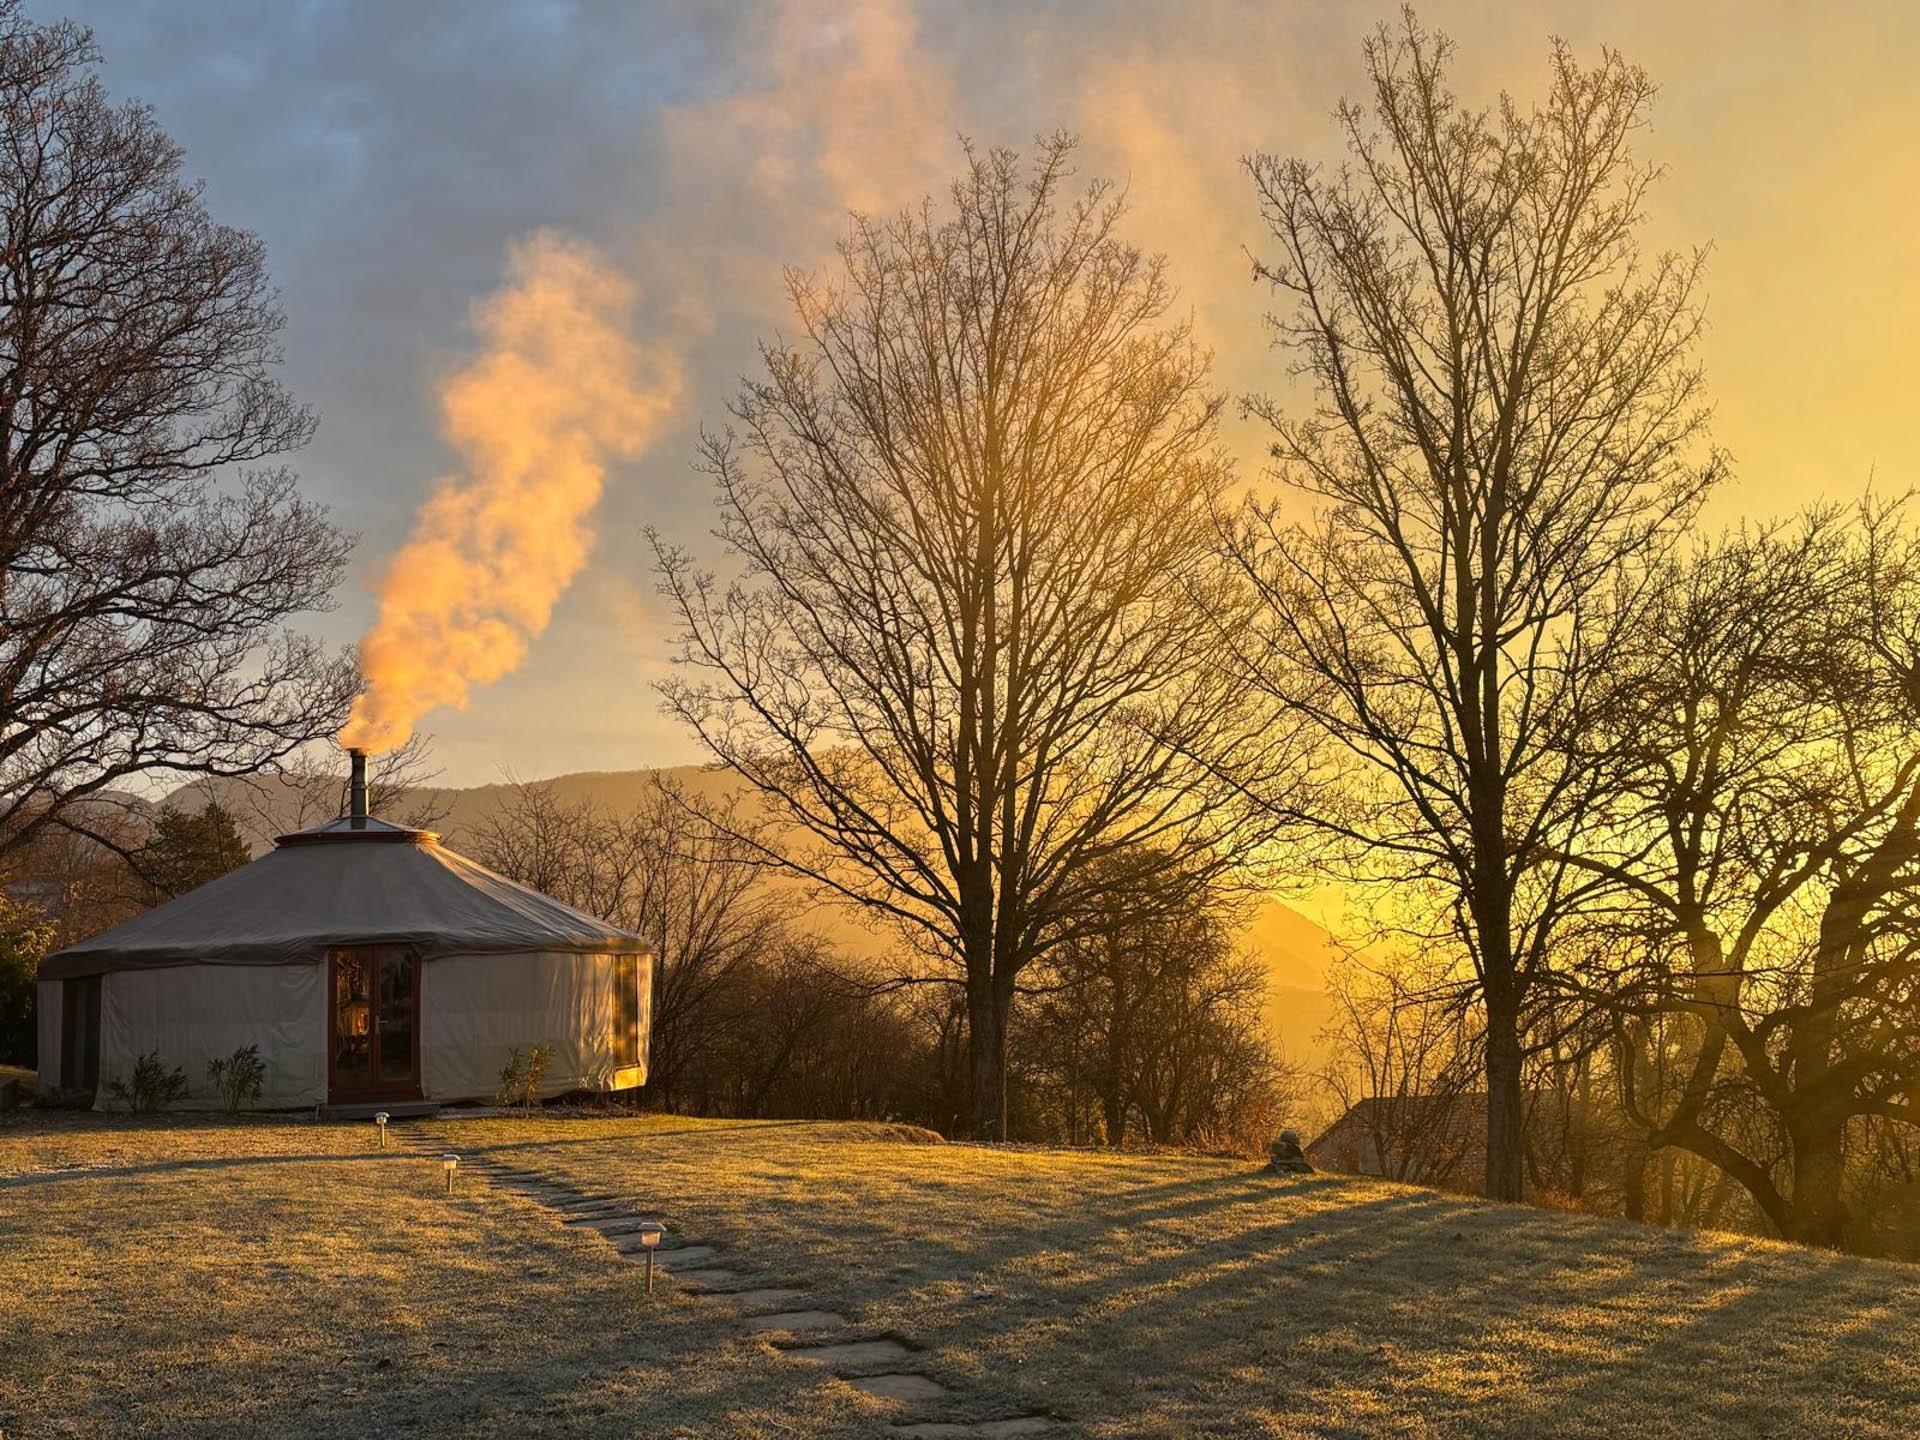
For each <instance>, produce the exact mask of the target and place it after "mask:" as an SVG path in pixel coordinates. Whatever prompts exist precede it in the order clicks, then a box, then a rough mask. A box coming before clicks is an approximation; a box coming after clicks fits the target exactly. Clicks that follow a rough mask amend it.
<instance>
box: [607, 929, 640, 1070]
mask: <svg viewBox="0 0 1920 1440" xmlns="http://www.w3.org/2000/svg"><path fill="white" fill-rule="evenodd" d="M613 1036H614V1049H615V1055H616V1057H617V1058H618V1060H619V1063H620V1064H622V1065H638V1064H639V1063H640V957H639V956H638V955H616V956H614V957H613Z"/></svg>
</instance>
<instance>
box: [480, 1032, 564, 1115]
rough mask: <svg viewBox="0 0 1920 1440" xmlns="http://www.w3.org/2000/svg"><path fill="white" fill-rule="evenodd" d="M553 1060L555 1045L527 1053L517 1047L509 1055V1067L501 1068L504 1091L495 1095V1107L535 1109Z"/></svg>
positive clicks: (528, 1049) (530, 1048)
mask: <svg viewBox="0 0 1920 1440" xmlns="http://www.w3.org/2000/svg"><path fill="white" fill-rule="evenodd" d="M552 1058H553V1047H552V1046H551V1045H533V1046H529V1047H528V1048H526V1049H525V1050H522V1049H521V1047H520V1046H518V1045H516V1046H514V1047H513V1049H511V1050H509V1051H508V1052H507V1063H506V1064H505V1065H502V1066H501V1067H500V1088H499V1089H498V1090H496V1091H495V1092H494V1095H493V1103H494V1104H496V1105H521V1106H525V1107H526V1108H527V1109H532V1108H533V1102H534V1101H535V1099H537V1098H538V1096H539V1094H540V1082H541V1081H542V1080H544V1079H545V1078H546V1074H547V1062H548V1061H549V1060H551V1059H552Z"/></svg>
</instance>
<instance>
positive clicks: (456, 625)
mask: <svg viewBox="0 0 1920 1440" xmlns="http://www.w3.org/2000/svg"><path fill="white" fill-rule="evenodd" d="M507 270H508V273H507V280H506V283H505V285H503V286H502V288H501V289H499V290H498V291H496V292H495V293H494V294H492V295H491V296H489V297H488V298H487V299H485V300H483V301H481V302H480V303H479V304H477V305H476V306H475V307H474V315H473V324H474V329H475V331H476V332H477V333H478V336H479V338H480V341H481V348H480V352H479V353H478V354H477V355H476V356H475V357H474V358H473V359H472V360H471V361H470V362H469V363H468V364H466V365H464V366H463V367H461V368H460V369H459V370H458V371H456V372H455V373H454V374H453V375H451V376H450V377H449V378H448V379H447V380H446V381H445V382H444V383H443V384H442V385H441V386H440V391H439V403H440V424H441V430H442V433H443V434H444V435H445V436H446V438H447V440H448V442H449V443H450V444H451V445H452V446H453V447H454V448H455V449H456V450H457V451H459V453H460V455H461V456H462V458H463V460H464V465H463V468H462V469H461V471H460V472H459V473H458V474H455V475H452V476H448V477H446V478H444V479H442V480H441V481H440V482H439V485H438V486H437V488H436V489H435V492H434V494H433V495H432V497H431V498H430V499H428V501H427V502H426V504H425V505H424V506H422V508H421V510H420V513H419V516H418V518H417V519H416V521H415V523H414V529H413V534H412V536H411V538H409V540H408V541H407V543H406V545H405V546H404V547H403V548H402V549H401V550H400V552H399V553H398V554H396V555H395V556H394V557H393V560H392V562H391V563H390V564H389V566H388V567H387V571H386V575H385V578H384V579H383V581H382V582H381V586H380V611H379V616H378V618H377V619H376V620H375V622H374V625H373V628H372V630H371V631H369V632H368V634H367V636H366V638H365V639H364V640H363V641H362V643H361V649H360V663H361V668H362V670H363V672H364V674H365V677H366V689H365V691H364V692H363V693H362V695H361V696H360V700H359V703H358V704H357V705H356V706H355V707H354V711H353V716H352V718H351V719H350V720H349V721H348V723H347V727H346V729H345V730H344V731H343V732H342V733H341V736H340V740H341V743H342V744H343V745H348V746H354V747H359V748H364V749H368V750H374V751H382V750H389V749H392V748H393V747H395V746H397V745H400V744H402V743H404V742H405V741H406V739H407V737H408V736H409V735H410V734H411V733H412V731H413V729H414V727H415V725H416V724H418V722H419V720H420V717H421V716H422V715H423V714H425V713H426V712H427V711H428V710H430V709H432V708H434V707H435V706H439V705H451V706H454V707H456V708H458V707H461V706H464V705H465V704H466V702H467V696H468V693H469V692H470V691H471V689H472V688H473V687H474V686H475V685H484V684H487V683H488V682H490V681H493V680H498V679H500V678H501V677H502V676H504V675H506V674H508V673H510V672H511V671H512V670H513V669H514V668H515V667H516V666H518V665H519V663H520V661H521V659H522V657H524V656H525V654H526V651H527V646H528V644H529V642H530V641H532V640H533V639H534V638H535V637H537V636H538V635H539V634H540V633H541V631H543V630H544V629H545V628H546V626H547V621H548V619H549V618H550V617H551V616H552V614H553V607H554V605H555V603H556V602H557V601H558V600H559V599H560V596H561V595H562V593H564V592H565V590H566V588H567V585H568V584H569V582H571V581H572V579H573V578H574V576H575V575H577V574H578V573H579V571H580V569H581V567H582V566H583V565H585V564H586V561H587V556H588V553H589V551H590V550H591V549H592V547H593V540H594V534H593V511H594V507H595V505H596V504H597V503H598V502H599V499H600V492H601V486H602V482H603V479H604V477H605V473H606V465H607V462H608V461H609V460H610V459H617V458H626V457H632V456H635V455H638V454H639V453H640V452H641V451H643V450H644V449H645V448H646V446H647V444H648V443H649V442H650V441H651V440H652V438H653V436H654V435H655V434H656V433H657V432H658V430H659V429H660V426H661V424H662V422H663V421H664V420H665V419H666V417H667V416H668V414H669V413H670V412H671V411H672V409H673V406H674V404H675V402H676V400H677V399H678V396H679V391H680V370H679V365H678V362H677V360H676V359H675V358H674V357H673V356H672V355H671V354H666V353H658V352H655V351H654V350H652V349H649V348H645V347H642V346H641V345H639V344H638V343H636V342H635V341H634V339H633V338H632V337H631V335H630V331H629V326H630V322H631V318H632V313H633V308H634V303H635V300H636V296H635V293H634V290H633V287H632V286H631V285H630V284H629V283H628V282H627V281H626V280H625V279H623V278H622V277H621V276H620V275H619V274H617V273H616V272H614V271H613V270H612V269H611V268H609V266H608V265H607V264H606V263H605V261H603V260H602V259H601V258H600V256H599V255H597V254H596V253H595V252H594V251H593V250H592V249H591V248H589V247H587V246H585V245H583V244H580V243H579V242H577V241H573V240H569V239H567V238H564V237H562V236H559V235H556V234H554V233H552V232H548V231H542V232H539V233H537V234H535V235H533V236H531V237H530V238H528V239H526V240H524V241H522V242H521V243H519V244H517V245H515V246H514V247H513V250H512V252H511V254H510V257H509V262H508V267H507Z"/></svg>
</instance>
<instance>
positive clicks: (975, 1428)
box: [894, 1415, 1056, 1440]
mask: <svg viewBox="0 0 1920 1440" xmlns="http://www.w3.org/2000/svg"><path fill="white" fill-rule="evenodd" d="M894 1428H895V1433H896V1434H899V1435H909V1436H912V1437H913V1440H1014V1437H1016V1436H1020V1435H1046V1434H1048V1433H1050V1432H1051V1431H1053V1430H1054V1429H1055V1428H1056V1424H1055V1422H1054V1421H1052V1420H1049V1419H1048V1418H1047V1417H1046V1416H1044V1415H1015V1416H1013V1417H1012V1418H1010V1419H1006V1420H976V1421H972V1422H969V1423H961V1422H958V1421H953V1420H933V1421H922V1422H921V1423H920V1424H918V1425H899V1426H896V1427H894Z"/></svg>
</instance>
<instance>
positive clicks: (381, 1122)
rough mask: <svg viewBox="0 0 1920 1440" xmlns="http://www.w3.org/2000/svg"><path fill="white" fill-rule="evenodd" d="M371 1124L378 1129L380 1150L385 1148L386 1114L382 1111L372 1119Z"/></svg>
mask: <svg viewBox="0 0 1920 1440" xmlns="http://www.w3.org/2000/svg"><path fill="white" fill-rule="evenodd" d="M373 1123H374V1124H376V1125H378V1126H379V1127H380V1148H381V1149H382V1150H384V1149H386V1148H387V1112H386V1111H384V1110H382V1111H381V1112H380V1113H379V1114H378V1115H375V1116H374V1117H373Z"/></svg>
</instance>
